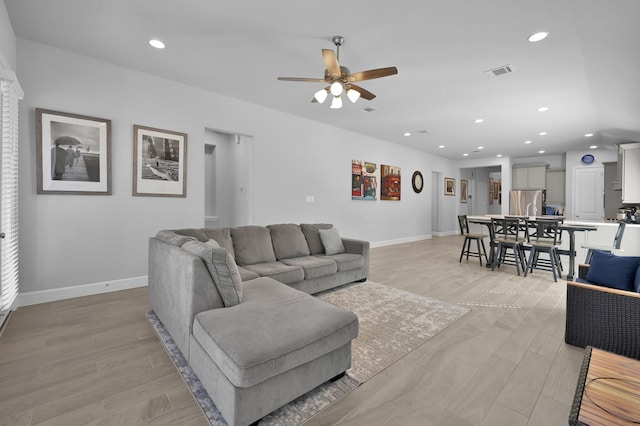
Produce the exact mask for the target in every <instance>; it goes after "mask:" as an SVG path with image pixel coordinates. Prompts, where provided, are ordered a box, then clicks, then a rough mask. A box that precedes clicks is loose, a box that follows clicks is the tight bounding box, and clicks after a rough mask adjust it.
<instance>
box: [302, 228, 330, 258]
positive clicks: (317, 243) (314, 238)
mask: <svg viewBox="0 0 640 426" xmlns="http://www.w3.org/2000/svg"><path fill="white" fill-rule="evenodd" d="M300 228H301V229H302V233H303V234H304V237H305V238H306V239H307V244H308V245H309V252H310V253H311V254H324V246H323V245H322V240H321V239H320V234H319V233H318V231H319V230H320V229H330V228H333V225H331V224H330V223H313V224H312V223H303V224H301V225H300Z"/></svg>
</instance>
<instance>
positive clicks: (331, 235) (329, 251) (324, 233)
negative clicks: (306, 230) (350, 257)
mask: <svg viewBox="0 0 640 426" xmlns="http://www.w3.org/2000/svg"><path fill="white" fill-rule="evenodd" d="M318 233H319V234H320V240H321V241H322V245H323V246H324V253H325V254H326V255H327V256H331V255H334V254H340V253H344V252H345V251H346V250H345V249H344V244H343V243H342V238H340V234H339V233H338V230H337V229H336V228H331V229H320V230H319V231H318Z"/></svg>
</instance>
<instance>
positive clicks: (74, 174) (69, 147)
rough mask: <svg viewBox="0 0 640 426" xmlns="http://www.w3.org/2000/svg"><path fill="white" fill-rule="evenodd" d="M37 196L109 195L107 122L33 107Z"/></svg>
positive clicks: (109, 168)
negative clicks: (34, 110) (34, 111)
mask: <svg viewBox="0 0 640 426" xmlns="http://www.w3.org/2000/svg"><path fill="white" fill-rule="evenodd" d="M36 155H37V163H38V164H37V167H36V174H37V181H38V182H37V193H38V194H91V195H111V120H107V119H104V118H97V117H89V116H86V115H78V114H70V113H66V112H59V111H51V110H47V109H42V108H36Z"/></svg>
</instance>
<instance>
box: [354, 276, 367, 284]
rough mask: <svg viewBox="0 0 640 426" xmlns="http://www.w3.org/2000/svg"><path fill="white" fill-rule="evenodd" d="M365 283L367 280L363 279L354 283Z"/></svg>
mask: <svg viewBox="0 0 640 426" xmlns="http://www.w3.org/2000/svg"><path fill="white" fill-rule="evenodd" d="M366 281H367V278H366V277H365V278H363V279H361V280H358V281H356V282H357V283H363V282H366Z"/></svg>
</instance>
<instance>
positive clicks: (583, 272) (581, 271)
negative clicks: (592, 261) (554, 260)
mask: <svg viewBox="0 0 640 426" xmlns="http://www.w3.org/2000/svg"><path fill="white" fill-rule="evenodd" d="M589 266H590V265H588V264H586V263H581V264H579V265H578V278H581V279H583V280H586V279H587V274H588V273H589Z"/></svg>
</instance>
